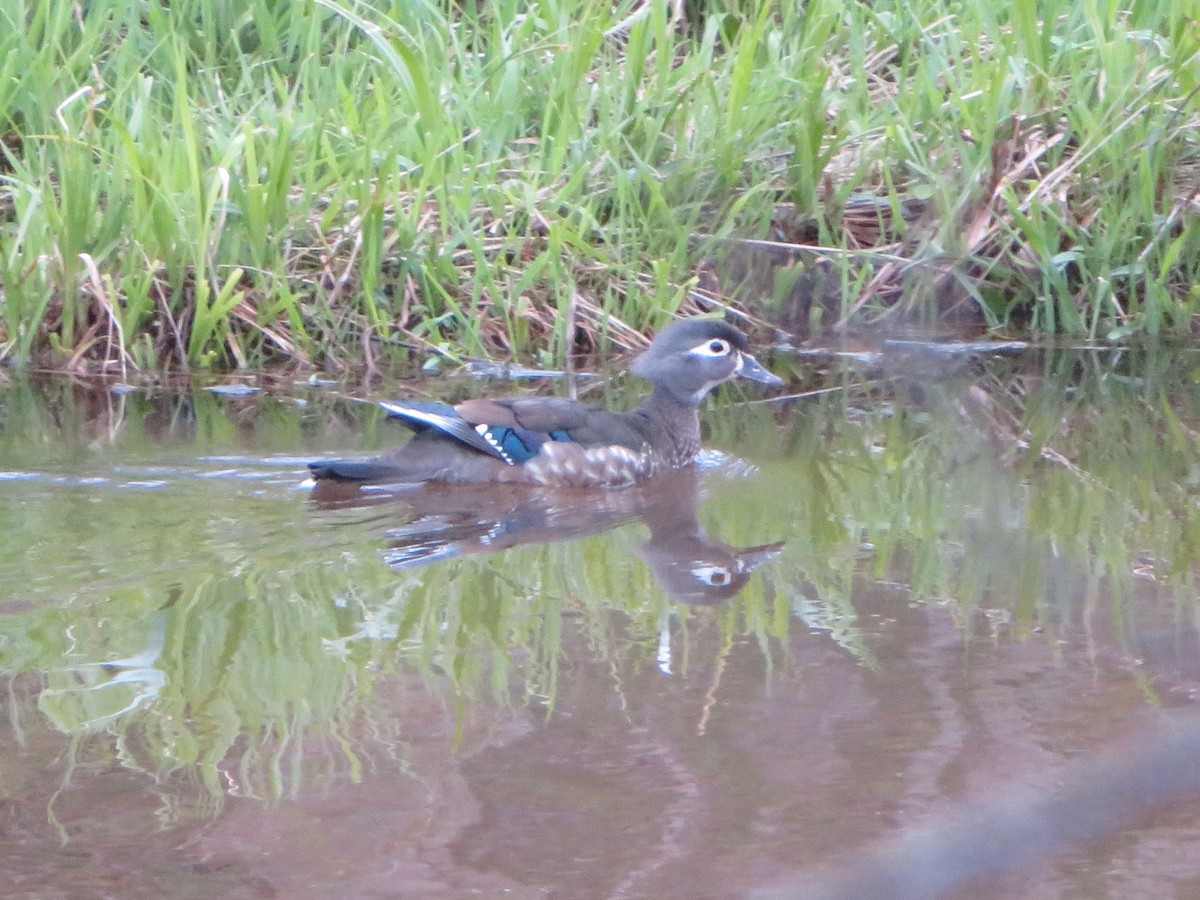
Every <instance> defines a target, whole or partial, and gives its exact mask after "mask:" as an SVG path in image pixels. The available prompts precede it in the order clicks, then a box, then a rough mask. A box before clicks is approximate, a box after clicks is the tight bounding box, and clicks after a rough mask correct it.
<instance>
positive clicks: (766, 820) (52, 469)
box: [0, 352, 1200, 898]
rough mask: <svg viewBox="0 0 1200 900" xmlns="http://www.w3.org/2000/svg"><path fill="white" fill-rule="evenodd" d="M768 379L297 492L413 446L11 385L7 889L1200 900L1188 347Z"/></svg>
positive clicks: (386, 429) (3, 785)
mask: <svg viewBox="0 0 1200 900" xmlns="http://www.w3.org/2000/svg"><path fill="white" fill-rule="evenodd" d="M785 367H786V366H785ZM793 374H794V376H796V377H799V378H801V379H802V381H800V382H798V384H799V387H798V388H797V390H803V391H809V390H814V389H818V388H829V387H831V388H834V389H835V390H832V391H830V392H828V393H823V394H814V395H813V396H811V397H810V398H808V399H804V400H801V401H796V402H794V403H790V404H787V403H744V402H743V401H745V400H754V399H759V398H756V397H754V396H753V395H751V394H747V395H740V394H736V393H721V394H720V395H718V396H717V397H716V398H714V400H713V401H711V402H710V404H709V405H708V406H707V407H706V409H705V414H704V415H705V420H706V430H707V444H708V446H709V447H710V448H711V452H709V453H706V455H705V457H704V459H703V460H702V465H700V466H699V467H697V469H696V470H695V471H689V472H685V473H680V474H677V475H675V476H673V477H671V478H668V479H665V480H663V481H662V482H661V483H658V484H655V483H652V484H650V485H646V486H643V487H639V488H636V489H633V490H629V491H608V492H599V493H591V494H588V493H586V492H584V493H581V492H575V493H572V492H540V493H536V492H528V491H526V492H507V491H506V492H499V491H478V490H474V489H473V490H466V491H463V490H451V489H439V490H434V491H398V492H396V491H393V492H387V491H374V492H369V493H365V494H364V493H351V494H346V493H345V492H342V493H338V492H319V493H314V492H313V491H312V490H311V488H310V487H308V486H305V485H304V484H303V482H304V470H303V462H304V461H305V460H306V459H308V458H311V457H314V456H320V455H323V454H327V453H333V452H335V451H342V450H351V451H358V450H362V451H364V452H366V451H369V450H371V449H374V448H377V447H380V446H386V445H388V444H389V443H391V442H395V441H398V440H402V439H403V433H402V431H400V430H397V429H395V428H394V426H392V425H391V424H389V423H387V422H386V421H384V420H383V419H382V418H381V417H379V416H378V415H376V414H375V413H374V412H373V411H372V409H371V408H370V407H369V406H367V405H364V404H359V403H355V402H352V401H350V400H348V399H346V398H344V397H342V396H341V395H339V394H338V392H337V391H336V390H334V389H330V388H326V389H313V388H310V387H309V386H306V385H304V384H292V383H290V382H286V381H281V380H278V379H276V380H274V381H272V382H271V384H270V388H269V390H264V391H260V392H258V393H253V394H247V395H244V396H242V395H236V394H228V393H213V392H211V391H208V390H205V389H204V388H203V387H195V388H193V389H191V390H187V391H182V392H180V391H166V390H159V389H155V388H137V389H135V390H133V391H131V392H125V391H123V390H122V391H114V390H112V389H111V386H109V385H93V384H88V385H81V384H78V383H70V382H65V381H53V380H52V381H47V382H39V383H27V382H22V381H14V382H12V383H9V384H8V385H6V386H5V387H3V388H0V422H2V423H3V431H2V432H0V521H2V522H3V523H4V526H5V535H6V537H5V540H4V542H3V545H2V546H0V671H2V672H3V681H4V693H3V703H4V707H5V709H4V716H3V717H2V719H0V722H2V723H3V724H0V836H2V838H3V840H2V841H0V885H3V887H0V895H2V896H5V897H29V898H34V897H36V898H58V897H62V898H90V897H97V898H99V897H116V896H119V897H123V898H141V897H147V898H149V897H155V898H160V897H161V898H191V897H214V896H219V897H230V898H243V897H245V898H256V897H286V898H324V897H363V898H376V897H378V898H392V897H462V896H505V897H513V896H516V897H562V898H610V897H614V898H615V897H676V896H677V897H701V898H704V897H712V898H723V897H739V896H757V897H801V898H804V897H847V898H849V897H936V896H941V897H964V898H965V897H972V898H974V897H981V898H1085V897H1086V898H1092V897H1114V898H1116V897H1120V898H1161V897H1179V898H1187V897H1197V896H1200V855H1198V854H1197V853H1196V846H1197V843H1196V842H1197V839H1198V836H1200V805H1198V803H1197V800H1198V798H1200V771H1198V768H1200V767H1198V763H1197V762H1196V760H1197V759H1200V752H1197V751H1198V750H1200V716H1197V715H1196V701H1197V692H1198V691H1200V639H1198V633H1200V632H1198V626H1200V618H1198V616H1197V611H1198V603H1197V592H1196V571H1197V555H1200V509H1198V507H1197V501H1198V497H1200V454H1198V452H1197V449H1196V440H1195V438H1196V435H1197V433H1198V432H1197V431H1196V429H1197V428H1198V427H1200V401H1198V399H1197V395H1196V392H1195V391H1194V389H1193V387H1192V386H1193V385H1194V384H1195V383H1196V376H1197V374H1200V365H1198V364H1197V362H1196V361H1195V358H1194V356H1192V355H1189V354H1186V353H1171V354H1168V353H1141V354H1131V353H1124V354H1122V353H1115V352H1097V353H1054V354H1049V353H1047V354H1040V355H1031V354H1026V355H1023V356H1020V357H1019V358H1015V359H989V358H986V357H985V358H980V359H974V360H972V362H971V363H970V365H967V366H956V367H952V369H951V370H950V371H946V370H945V368H944V367H940V366H938V367H930V368H929V369H922V367H920V366H917V367H916V368H915V369H914V368H913V367H911V366H909V367H906V368H905V371H903V372H901V373H897V372H896V371H884V372H883V373H882V374H881V373H880V372H879V371H864V370H863V368H862V367H861V365H859V364H857V362H856V365H855V366H853V367H842V366H840V365H839V364H836V362H835V363H830V364H828V365H824V366H822V368H821V369H820V370H814V369H812V368H811V367H810V366H809V365H808V364H807V363H803V364H802V363H796V364H795V366H794V372H793ZM440 389H442V390H444V391H445V392H446V393H448V394H451V395H455V396H459V395H463V394H467V393H471V392H474V391H482V390H490V391H509V390H519V391H524V390H528V389H530V388H527V387H525V386H516V387H513V386H508V385H496V384H480V383H476V382H462V383H458V382H452V383H450V384H448V385H443V386H441V388H440ZM550 389H552V388H550ZM414 390H415V389H414V388H413V387H412V386H411V385H397V386H390V387H389V388H388V390H387V391H384V392H382V393H388V394H392V393H394V394H397V395H398V394H402V393H404V392H406V391H407V392H412V391H414ZM428 390H429V388H427V387H424V386H423V387H421V388H420V391H421V392H422V393H427V392H428ZM621 390H622V389H621V388H618V389H617V390H616V391H615V392H614V394H613V395H612V396H610V398H609V399H610V400H612V401H613V402H620V401H619V399H617V398H618V397H619V395H620V391H621ZM592 399H595V400H597V401H598V402H600V401H603V399H604V396H603V389H601V388H599V387H597V388H595V389H594V390H593V397H592Z"/></svg>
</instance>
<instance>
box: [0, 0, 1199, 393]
mask: <svg viewBox="0 0 1200 900" xmlns="http://www.w3.org/2000/svg"><path fill="white" fill-rule="evenodd" d="M1127 5H1128V4H1117V3H1115V2H1111V0H1088V2H1067V0H1044V2H1041V3H1034V2H1032V0H1024V2H1019V3H1016V4H996V3H979V2H975V3H967V4H961V3H946V2H939V0H914V2H903V3H901V2H894V0H881V2H874V3H869V4H868V3H861V2H851V0H810V2H808V3H805V4H801V3H764V2H753V0H695V2H692V3H688V4H684V7H683V10H682V12H683V15H681V16H680V17H679V19H678V20H676V19H674V18H672V14H671V12H670V10H671V7H670V6H669V5H668V4H664V3H647V4H643V5H638V4H635V3H633V2H632V0H620V2H615V3H614V2H613V0H540V2H533V3H529V2H524V0H522V2H517V0H497V2H491V0H468V2H463V3H462V4H458V5H455V4H447V3H432V2H427V0H404V2H400V0H394V2H393V0H372V2H355V0H315V2H314V0H310V2H296V3H285V2H280V0H248V2H246V0H243V2H237V3H235V2H232V0H180V2H173V3H170V4H161V3H145V2H137V0H92V2H86V3H76V2H71V0H44V2H37V3H34V2H22V0H0V144H2V146H0V151H2V153H3V156H2V157H0V282H2V294H0V358H3V359H4V360H5V361H7V362H9V363H10V364H13V365H17V366H32V365H38V366H53V367H56V368H69V369H73V370H78V371H88V370H92V371H95V370H105V371H120V372H124V373H128V372H129V371H131V370H133V369H137V368H142V369H146V368H160V367H165V366H170V367H174V368H183V369H194V368H198V367H210V366H216V367H229V366H257V365H262V364H265V363H271V362H278V361H295V362H298V363H311V364H317V365H322V366H325V367H329V368H333V369H338V368H340V367H342V366H345V365H349V364H361V363H363V362H366V363H368V364H370V363H373V362H374V361H375V359H376V358H377V357H380V356H383V357H390V356H402V355H405V354H408V353H412V352H414V351H415V352H416V353H417V354H419V355H423V354H426V353H431V352H432V353H450V354H452V355H461V354H468V355H488V356H499V357H509V356H521V357H523V358H525V359H527V360H529V361H541V362H547V363H553V362H561V359H562V357H563V355H564V353H565V352H567V351H568V350H569V349H572V348H576V347H580V346H584V347H586V346H589V345H592V344H597V343H603V342H605V341H615V342H617V343H622V344H634V343H636V340H637V339H636V336H635V335H634V334H633V332H636V331H642V330H646V329H650V328H654V327H656V326H658V325H660V324H662V322H664V321H665V320H666V319H667V318H668V317H669V316H670V315H672V314H675V313H677V312H685V313H686V312H692V311H696V310H698V309H705V308H711V307H712V306H714V305H720V304H734V305H738V306H741V307H742V308H743V309H745V310H746V311H748V312H750V313H753V314H754V315H755V316H757V317H760V318H763V319H767V320H770V321H776V322H783V323H785V324H788V325H789V326H791V327H793V328H795V329H796V330H800V331H804V332H807V331H809V330H811V329H813V328H819V329H824V328H828V327H830V326H831V325H833V324H835V323H849V324H855V325H863V326H875V327H892V326H894V325H902V324H908V323H911V322H915V321H926V322H928V321H934V320H938V319H940V318H944V317H946V316H948V315H954V316H957V317H960V318H961V317H962V316H964V315H965V316H966V317H967V319H968V320H969V321H971V322H974V323H977V324H978V325H981V326H984V327H989V328H1004V329H1007V330H1010V331H1015V330H1026V331H1030V332H1032V333H1034V334H1054V333H1062V334H1069V335H1072V336H1077V337H1090V338H1104V337H1109V338H1123V337H1126V336H1129V335H1132V334H1137V333H1146V334H1150V335H1159V334H1164V335H1170V334H1173V335H1180V334H1190V333H1191V331H1192V329H1193V327H1194V322H1195V321H1196V317H1197V303H1198V302H1200V288H1197V287H1196V286H1195V283H1196V268H1197V266H1198V265H1200V262H1198V261H1200V229H1197V226H1196V211H1197V208H1198V204H1197V199H1196V193H1197V190H1198V189H1200V154H1198V152H1197V141H1198V140H1200V139H1198V138H1197V135H1198V134H1200V129H1198V127H1197V126H1198V125H1200V102H1198V95H1197V92H1198V91H1200V55H1198V52H1197V51H1198V50H1200V32H1197V30H1196V28H1195V24H1194V23H1195V20H1196V19H1197V17H1198V16H1200V2H1197V0H1183V2H1180V0H1147V2H1144V3H1138V4H1136V5H1135V6H1134V8H1133V9H1132V10H1126V9H1122V8H1121V7H1122V6H1127ZM763 241H768V242H770V244H769V245H763V244H761V243H752V242H763ZM702 273H705V274H704V277H701V276H702ZM707 273H712V274H715V275H716V276H717V277H716V280H713V279H711V278H708V277H707ZM801 275H807V276H808V277H800V276H801ZM568 331H570V332H571V333H570V334H568Z"/></svg>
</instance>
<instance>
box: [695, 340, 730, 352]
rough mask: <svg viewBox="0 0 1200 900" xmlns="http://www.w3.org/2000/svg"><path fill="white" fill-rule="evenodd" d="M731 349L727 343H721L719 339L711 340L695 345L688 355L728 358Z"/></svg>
mask: <svg viewBox="0 0 1200 900" xmlns="http://www.w3.org/2000/svg"><path fill="white" fill-rule="evenodd" d="M732 349H733V348H732V347H730V346H729V341H723V340H721V338H713V339H712V340H708V341H705V342H704V343H703V344H697V345H696V346H695V347H693V348H692V349H691V350H689V351H688V353H689V354H690V355H692V356H728V355H729V352H730V351H731V350H732Z"/></svg>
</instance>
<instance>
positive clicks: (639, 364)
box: [630, 319, 783, 406]
mask: <svg viewBox="0 0 1200 900" xmlns="http://www.w3.org/2000/svg"><path fill="white" fill-rule="evenodd" d="M748 347H749V341H747V340H746V336H745V335H744V334H742V333H741V332H740V331H738V330H737V329H736V328H734V327H733V326H732V325H729V324H727V323H726V322H722V321H721V320H720V319H682V320H680V321H678V322H672V323H671V324H670V325H668V326H667V327H666V328H664V329H663V330H662V331H660V332H659V333H658V336H657V337H655V338H654V341H653V342H652V343H651V344H650V347H649V348H648V349H647V350H646V351H645V352H644V353H642V355H641V356H639V357H638V358H637V359H635V360H634V361H633V365H632V366H631V367H630V371H631V372H633V374H634V375H637V376H638V377H640V378H645V379H647V380H649V381H652V382H653V383H654V386H655V388H656V389H657V390H659V391H665V392H666V393H667V394H668V395H669V396H670V397H671V398H673V399H674V400H675V401H677V402H679V403H684V404H687V405H690V406H699V405H700V401H701V400H703V399H704V395H705V394H707V393H708V392H709V391H711V390H712V389H713V388H715V387H716V386H717V385H718V384H721V383H722V382H725V381H729V380H730V379H731V378H748V379H750V380H751V381H757V382H759V383H760V384H768V385H780V384H783V379H781V378H779V377H778V376H776V375H773V374H771V373H770V372H768V371H767V370H766V369H764V368H763V367H762V365H761V364H760V363H759V362H758V360H756V359H755V358H754V357H753V356H751V355H750V353H749V352H748V351H747V348H748Z"/></svg>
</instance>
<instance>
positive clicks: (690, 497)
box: [312, 466, 783, 605]
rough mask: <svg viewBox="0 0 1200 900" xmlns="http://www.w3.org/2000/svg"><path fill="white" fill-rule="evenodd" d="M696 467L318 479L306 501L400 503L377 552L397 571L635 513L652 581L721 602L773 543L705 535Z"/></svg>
mask: <svg viewBox="0 0 1200 900" xmlns="http://www.w3.org/2000/svg"><path fill="white" fill-rule="evenodd" d="M703 481H704V473H703V472H702V471H700V470H698V469H697V468H696V467H695V466H687V467H685V468H682V469H675V470H672V471H669V472H665V473H663V474H662V475H659V476H657V477H655V478H651V479H649V480H647V481H644V482H640V483H638V484H635V485H632V486H630V487H626V488H623V489H621V490H597V489H586V488H570V487H564V488H540V487H531V486H529V485H520V484H494V485H486V486H480V485H460V484H427V485H418V486H408V485H405V486H397V487H394V488H387V487H376V488H371V487H364V486H361V485H359V484H356V483H353V482H344V481H335V480H321V481H318V482H317V483H316V486H315V487H314V489H313V493H312V502H313V503H314V504H315V505H317V506H319V507H321V508H323V509H339V508H348V507H361V506H373V505H376V504H385V503H386V504H393V503H403V504H404V505H405V507H406V508H407V516H406V521H405V522H404V524H402V525H398V526H393V527H390V528H388V529H387V532H386V536H387V538H388V540H389V542H390V543H389V546H388V547H387V549H386V550H385V551H384V553H383V556H384V559H385V561H386V562H387V564H388V565H389V566H391V567H392V568H393V569H395V570H397V571H402V570H405V569H410V568H413V567H416V566H422V565H427V564H429V563H433V562H438V561H440V560H446V559H453V558H455V557H459V556H472V555H479V554H485V553H495V552H497V551H500V550H506V549H508V548H510V547H519V546H524V545H528V544H547V543H551V542H555V541H564V540H571V539H574V538H581V537H587V536H589V535H595V534H600V533H602V532H605V531H608V530H610V529H613V528H616V527H618V526H620V525H623V524H625V523H626V522H630V521H635V520H640V521H642V522H643V523H645V524H646V525H647V526H648V527H649V529H650V537H649V539H648V540H646V541H645V543H643V544H641V545H639V547H638V548H637V552H638V555H639V556H641V558H642V560H643V561H644V562H645V563H646V565H647V566H648V567H649V568H650V571H651V573H652V574H653V575H654V579H655V581H657V582H658V585H659V586H660V587H661V588H662V590H663V591H664V592H665V593H666V594H667V595H668V596H670V597H671V598H672V599H674V600H676V601H678V602H681V603H687V604H693V605H703V604H716V603H722V602H724V601H726V600H728V599H730V598H731V597H733V596H734V595H736V594H737V593H738V592H739V591H741V590H742V589H743V588H744V587H745V586H746V584H747V583H748V582H749V580H750V576H751V574H752V573H753V572H754V570H755V569H757V568H758V567H759V566H761V565H763V564H764V563H766V562H769V561H771V560H773V559H775V558H776V557H777V556H778V555H779V551H780V549H781V548H782V547H783V544H782V542H779V543H773V544H764V545H760V546H756V547H742V548H738V547H732V546H730V545H729V544H726V543H725V542H724V541H720V540H717V539H714V538H712V537H709V536H708V535H707V534H705V532H704V529H703V528H702V527H701V525H700V521H699V519H698V517H697V507H698V505H699V502H700V499H701V496H702V494H703Z"/></svg>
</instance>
